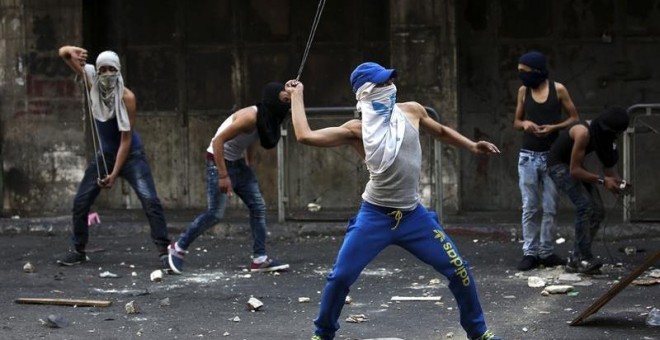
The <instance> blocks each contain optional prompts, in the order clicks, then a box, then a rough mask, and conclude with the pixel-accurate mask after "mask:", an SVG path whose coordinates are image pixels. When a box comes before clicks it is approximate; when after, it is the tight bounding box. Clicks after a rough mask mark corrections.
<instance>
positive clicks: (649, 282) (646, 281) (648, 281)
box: [632, 277, 660, 286]
mask: <svg viewBox="0 0 660 340" xmlns="http://www.w3.org/2000/svg"><path fill="white" fill-rule="evenodd" d="M658 283H660V279H656V278H652V277H651V278H645V279H636V280H634V281H633V282H632V284H634V285H635V286H652V285H655V284H658Z"/></svg>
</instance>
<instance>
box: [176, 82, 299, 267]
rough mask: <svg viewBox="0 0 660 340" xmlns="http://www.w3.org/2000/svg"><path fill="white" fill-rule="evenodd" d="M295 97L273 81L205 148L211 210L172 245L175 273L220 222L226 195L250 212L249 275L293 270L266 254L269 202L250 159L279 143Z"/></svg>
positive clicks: (219, 129) (217, 132) (222, 128)
mask: <svg viewBox="0 0 660 340" xmlns="http://www.w3.org/2000/svg"><path fill="white" fill-rule="evenodd" d="M290 98H291V96H290V95H289V94H288V93H287V92H286V91H284V85H283V84H281V83H268V84H267V85H266V86H265V87H264V90H263V95H262V101H261V102H259V103H258V104H257V105H253V106H248V107H245V108H243V109H240V110H238V111H236V112H235V113H233V114H232V115H231V116H229V117H228V118H227V119H226V120H225V121H224V122H223V123H222V124H221V125H220V127H219V128H218V130H217V131H216V133H215V136H214V137H213V139H211V143H210V145H209V147H208V148H207V149H206V151H207V153H206V168H207V177H208V181H207V185H208V188H207V196H208V210H207V211H206V212H205V213H204V214H202V215H199V216H197V218H195V220H194V221H193V222H192V223H191V224H190V226H188V228H187V229H186V230H185V231H184V232H183V233H182V234H181V236H180V237H179V240H177V241H176V242H173V243H172V244H170V246H169V247H168V261H169V265H170V269H171V270H172V272H174V273H176V274H181V273H182V271H183V263H184V262H183V259H184V256H185V254H186V253H188V248H189V247H190V245H191V244H192V242H193V241H194V240H195V239H196V238H197V237H199V236H200V235H201V234H202V233H204V232H205V231H206V230H208V229H209V228H211V227H213V226H214V225H216V224H217V223H218V222H220V220H221V219H222V217H223V216H224V212H225V207H226V205H227V196H230V195H232V193H233V192H235V193H236V194H237V195H238V197H239V198H240V199H241V200H242V201H243V203H245V205H246V206H247V208H248V209H249V211H250V228H251V229H252V238H253V246H252V253H253V254H252V261H251V263H250V271H252V272H271V271H279V270H286V269H288V268H289V265H288V264H284V263H281V262H279V261H277V260H275V259H273V258H271V257H269V256H268V255H267V254H266V204H265V202H264V199H263V197H262V195H261V190H260V189H259V183H258V182H257V177H256V175H255V173H254V171H253V170H252V168H251V167H250V166H249V160H250V156H251V154H252V151H254V147H256V146H257V143H260V144H261V146H262V147H264V148H267V149H270V148H273V147H275V146H276V145H277V142H278V141H279V139H280V124H281V123H282V121H283V120H284V118H285V117H286V114H287V113H288V111H289V108H290V101H291V100H290ZM246 155H247V156H248V157H247V161H246Z"/></svg>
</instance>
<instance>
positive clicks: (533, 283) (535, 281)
mask: <svg viewBox="0 0 660 340" xmlns="http://www.w3.org/2000/svg"><path fill="white" fill-rule="evenodd" d="M527 286H529V287H531V288H540V287H545V280H544V279H543V278H540V277H538V276H530V277H528V278H527Z"/></svg>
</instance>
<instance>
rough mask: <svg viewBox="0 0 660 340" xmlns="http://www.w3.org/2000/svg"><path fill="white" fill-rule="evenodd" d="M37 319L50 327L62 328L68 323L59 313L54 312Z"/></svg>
mask: <svg viewBox="0 0 660 340" xmlns="http://www.w3.org/2000/svg"><path fill="white" fill-rule="evenodd" d="M39 321H41V324H42V325H44V326H46V327H50V328H62V327H65V326H66V325H68V324H69V323H68V322H67V321H66V320H65V319H64V318H63V317H62V316H61V315H55V314H51V315H49V316H48V317H47V318H46V320H42V319H39Z"/></svg>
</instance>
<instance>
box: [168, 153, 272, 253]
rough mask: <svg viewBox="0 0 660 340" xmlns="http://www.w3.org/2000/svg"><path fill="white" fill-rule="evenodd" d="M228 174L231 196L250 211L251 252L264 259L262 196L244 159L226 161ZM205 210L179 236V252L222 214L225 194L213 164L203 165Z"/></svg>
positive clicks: (263, 208)
mask: <svg viewBox="0 0 660 340" xmlns="http://www.w3.org/2000/svg"><path fill="white" fill-rule="evenodd" d="M225 165H226V166H227V172H228V174H229V178H230V179H231V184H232V189H233V190H234V193H236V195H238V197H239V198H240V199H241V200H242V201H243V203H245V205H246V206H247V208H248V209H249V210H250V228H251V229H252V239H253V241H254V244H253V246H252V252H253V255H254V256H255V257H258V256H262V255H266V203H265V202H264V199H263V197H262V196H261V191H260V190H259V183H258V182H257V176H256V175H255V174H254V171H253V170H252V169H251V168H250V167H249V166H248V165H247V164H246V163H245V159H239V160H236V161H227V160H225ZM206 171H207V185H208V187H207V200H208V210H207V211H206V212H205V213H203V214H201V215H199V216H197V218H195V220H194V221H193V222H192V223H191V224H190V226H188V228H187V229H186V230H185V231H184V232H183V233H181V236H180V237H179V240H178V241H177V244H178V245H179V247H181V248H182V249H188V247H190V244H192V242H193V241H194V240H195V239H196V238H197V237H199V236H200V235H202V234H203V233H204V232H205V231H206V230H208V229H209V228H211V227H213V226H214V225H216V224H218V223H219V222H220V220H221V219H222V217H223V216H224V214H225V207H226V206H227V194H225V193H222V192H220V188H218V180H219V178H218V168H217V167H216V165H215V162H213V161H211V160H207V161H206Z"/></svg>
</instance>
